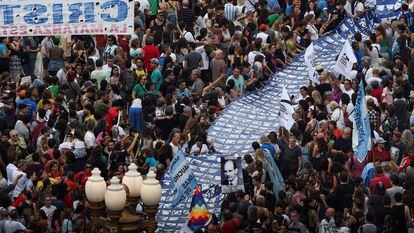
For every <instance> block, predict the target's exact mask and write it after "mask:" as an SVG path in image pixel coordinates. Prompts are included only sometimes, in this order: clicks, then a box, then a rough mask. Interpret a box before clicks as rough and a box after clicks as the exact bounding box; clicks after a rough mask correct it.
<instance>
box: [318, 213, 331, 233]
mask: <svg viewBox="0 0 414 233" xmlns="http://www.w3.org/2000/svg"><path fill="white" fill-rule="evenodd" d="M334 227H335V210H334V209H333V208H328V209H327V210H326V216H325V218H324V219H322V221H321V225H320V227H319V229H320V230H319V232H325V233H327V232H330V229H333V228H334Z"/></svg>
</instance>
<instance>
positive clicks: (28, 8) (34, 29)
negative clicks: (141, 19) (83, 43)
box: [0, 0, 134, 36]
mask: <svg viewBox="0 0 414 233" xmlns="http://www.w3.org/2000/svg"><path fill="white" fill-rule="evenodd" d="M133 30H134V2H133V1H132V0H106V1H105V0H100V1H98V0H95V1H80V0H66V1H64V0H57V1H48V0H38V1H36V2H32V1H26V0H23V1H12V0H4V1H1V2H0V34H1V35H2V36H29V35H31V36H39V35H43V36H44V35H64V34H72V35H91V34H92V35H93V34H112V35H116V34H131V33H132V32H133Z"/></svg>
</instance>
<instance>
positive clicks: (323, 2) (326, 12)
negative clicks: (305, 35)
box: [318, 0, 330, 19]
mask: <svg viewBox="0 0 414 233" xmlns="http://www.w3.org/2000/svg"><path fill="white" fill-rule="evenodd" d="M318 8H319V9H321V10H322V13H321V14H320V16H319V18H320V19H325V18H326V19H328V17H329V13H330V9H329V5H328V3H327V2H326V0H319V1H318Z"/></svg>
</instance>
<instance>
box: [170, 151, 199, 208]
mask: <svg viewBox="0 0 414 233" xmlns="http://www.w3.org/2000/svg"><path fill="white" fill-rule="evenodd" d="M170 174H171V178H172V184H173V185H172V187H171V188H173V189H174V188H175V190H176V193H175V195H174V197H173V199H172V201H171V203H172V206H173V207H175V206H177V205H178V204H179V203H181V202H182V201H184V200H185V199H187V198H188V197H189V196H192V195H193V192H194V190H195V188H196V187H197V181H196V179H195V176H194V174H193V171H192V170H191V168H190V164H189V163H188V162H187V159H186V158H185V155H184V153H183V151H182V150H179V151H178V154H177V156H175V157H174V158H173V160H172V161H171V163H170Z"/></svg>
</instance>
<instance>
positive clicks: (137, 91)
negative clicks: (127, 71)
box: [132, 83, 148, 98]
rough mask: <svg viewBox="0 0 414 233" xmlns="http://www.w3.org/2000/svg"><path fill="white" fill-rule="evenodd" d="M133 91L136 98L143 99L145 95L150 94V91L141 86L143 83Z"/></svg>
mask: <svg viewBox="0 0 414 233" xmlns="http://www.w3.org/2000/svg"><path fill="white" fill-rule="evenodd" d="M132 91H135V98H142V96H144V95H145V93H147V92H148V90H147V89H146V88H145V87H143V86H142V85H141V83H138V84H137V85H135V86H134V88H133V89H132Z"/></svg>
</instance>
